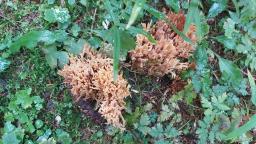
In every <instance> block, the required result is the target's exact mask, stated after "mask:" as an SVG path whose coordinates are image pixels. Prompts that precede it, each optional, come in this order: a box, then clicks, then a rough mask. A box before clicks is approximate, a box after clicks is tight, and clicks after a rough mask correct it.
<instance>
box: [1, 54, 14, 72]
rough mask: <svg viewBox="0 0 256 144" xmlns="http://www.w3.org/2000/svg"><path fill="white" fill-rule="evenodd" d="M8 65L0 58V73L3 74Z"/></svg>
mask: <svg viewBox="0 0 256 144" xmlns="http://www.w3.org/2000/svg"><path fill="white" fill-rule="evenodd" d="M10 64H11V62H10V61H8V60H6V59H4V58H2V57H0V72H3V71H4V70H5V69H7V68H8V67H9V65H10Z"/></svg>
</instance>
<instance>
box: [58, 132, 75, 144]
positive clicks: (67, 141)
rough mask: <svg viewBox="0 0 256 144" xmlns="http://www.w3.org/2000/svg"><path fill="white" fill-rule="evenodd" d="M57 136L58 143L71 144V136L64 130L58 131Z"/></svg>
mask: <svg viewBox="0 0 256 144" xmlns="http://www.w3.org/2000/svg"><path fill="white" fill-rule="evenodd" d="M56 135H57V137H58V142H59V143H62V144H71V143H72V139H71V138H70V136H69V134H68V133H67V132H65V131H63V130H62V129H57V130H56Z"/></svg>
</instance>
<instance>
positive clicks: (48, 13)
mask: <svg viewBox="0 0 256 144" xmlns="http://www.w3.org/2000/svg"><path fill="white" fill-rule="evenodd" d="M44 19H45V20H46V21H48V22H50V23H55V22H59V23H66V22H68V21H69V19H70V15H69V11H68V9H67V8H61V7H55V8H51V9H47V10H45V12H44Z"/></svg>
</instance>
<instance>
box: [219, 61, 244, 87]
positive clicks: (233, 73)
mask: <svg viewBox="0 0 256 144" xmlns="http://www.w3.org/2000/svg"><path fill="white" fill-rule="evenodd" d="M218 59H219V67H220V71H221V73H222V76H223V77H224V78H227V79H229V80H230V82H231V83H233V84H234V85H238V84H239V83H240V82H241V80H242V78H243V76H242V74H241V72H240V70H239V68H238V67H237V66H236V65H235V64H234V63H232V62H231V61H229V60H226V59H224V58H221V57H219V56H218Z"/></svg>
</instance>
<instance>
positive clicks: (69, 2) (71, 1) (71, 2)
mask: <svg viewBox="0 0 256 144" xmlns="http://www.w3.org/2000/svg"><path fill="white" fill-rule="evenodd" d="M75 3H76V0H68V4H70V5H74V4H75Z"/></svg>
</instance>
